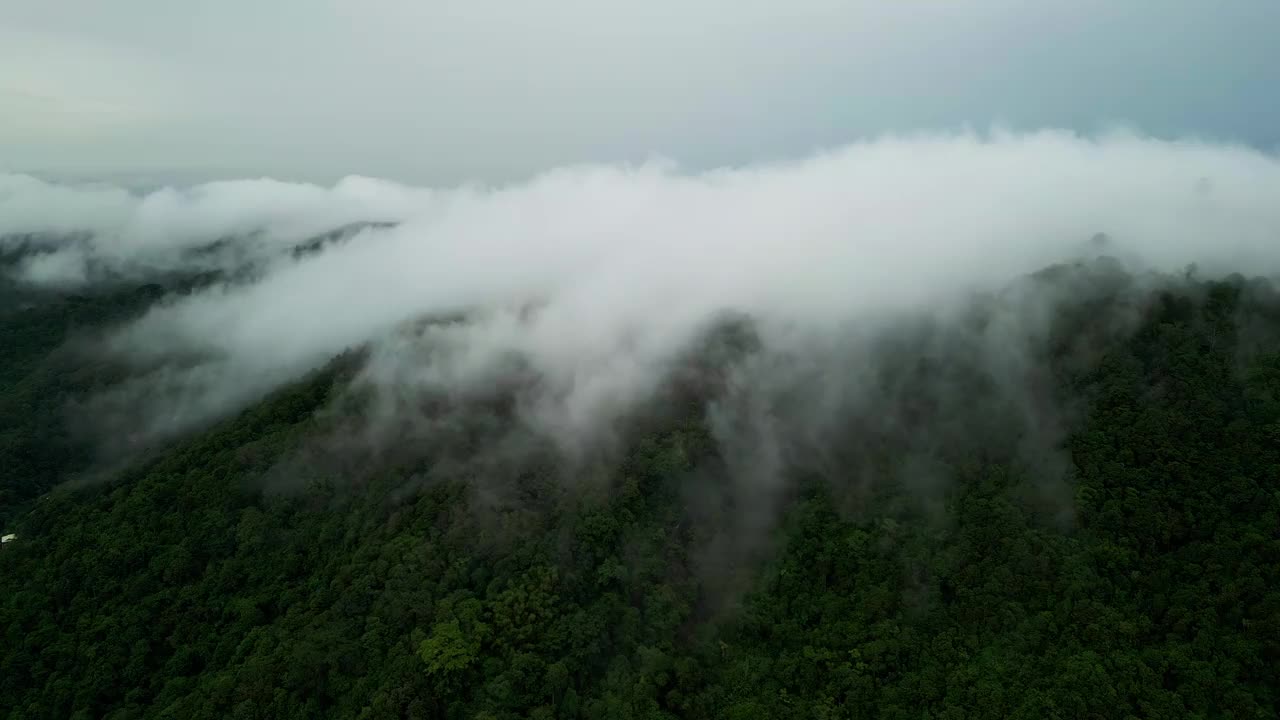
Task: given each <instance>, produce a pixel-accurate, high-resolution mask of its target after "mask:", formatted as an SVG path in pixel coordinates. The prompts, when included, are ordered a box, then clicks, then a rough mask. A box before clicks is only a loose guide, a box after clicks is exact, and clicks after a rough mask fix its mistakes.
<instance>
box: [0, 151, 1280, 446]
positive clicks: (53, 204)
mask: <svg viewBox="0 0 1280 720" xmlns="http://www.w3.org/2000/svg"><path fill="white" fill-rule="evenodd" d="M3 187H4V189H5V194H3V195H0V207H3V208H5V212H3V213H0V218H3V219H2V220H0V224H3V226H4V228H3V232H0V235H5V234H8V235H9V236H13V234H14V233H21V232H28V233H30V232H58V233H80V234H81V235H82V236H84V237H88V238H90V239H89V240H88V241H87V242H80V243H75V244H70V245H65V244H64V245H58V244H57V243H54V244H53V245H51V246H50V247H48V248H45V249H44V250H42V251H41V252H40V253H39V254H37V255H35V258H36V259H37V262H34V263H33V262H30V261H29V262H27V263H26V264H24V265H22V266H20V269H19V272H20V273H21V278H22V280H23V281H24V282H27V283H34V284H40V283H50V282H57V283H67V282H72V281H74V280H75V279H76V277H80V278H81V279H83V276H82V275H81V276H76V274H75V273H74V272H70V273H68V272H61V273H56V274H54V273H47V272H44V269H45V268H48V267H50V266H60V265H66V266H72V267H83V266H84V265H85V264H86V263H93V262H100V263H113V264H115V265H116V266H118V267H126V266H129V265H130V264H133V265H138V264H143V265H146V266H147V267H157V266H167V267H170V268H180V267H181V264H182V263H183V262H184V261H186V260H184V258H186V257H187V256H184V255H183V254H182V253H181V252H177V251H179V250H183V249H190V248H192V247H196V246H199V245H200V244H201V243H207V242H211V241H214V240H217V239H219V238H228V237H230V238H236V237H239V238H241V240H240V242H242V243H249V244H250V245H251V246H253V247H265V248H272V249H273V251H272V252H271V253H267V254H264V255H262V257H263V258H265V259H264V260H263V261H262V262H261V264H260V265H259V267H258V270H257V272H256V274H254V275H253V277H252V279H251V280H250V281H240V282H236V283H230V282H227V283H220V284H215V285H213V286H211V287H207V288H205V289H203V290H200V291H197V292H194V293H192V294H190V295H188V296H183V297H171V298H169V299H167V300H166V301H165V302H162V303H161V304H159V305H157V306H155V307H153V308H152V309H151V310H150V311H148V312H147V313H146V314H145V315H144V316H143V317H141V318H139V319H137V320H136V321H134V322H131V323H129V324H127V325H126V326H124V327H121V328H118V329H117V330H116V331H114V332H113V333H112V334H111V335H110V337H108V338H107V340H106V342H105V347H106V349H107V350H108V351H109V352H110V353H112V354H114V355H116V356H118V357H121V358H124V359H125V360H127V361H128V362H129V363H131V364H132V365H133V366H134V367H135V368H136V369H137V372H136V373H135V375H134V376H133V379H131V380H130V381H128V382H127V383H124V384H122V385H119V386H116V387H113V388H110V389H108V390H107V391H105V392H104V393H102V394H101V395H100V396H98V397H96V398H91V399H90V404H89V407H90V408H95V409H94V410H93V412H95V413H96V414H99V415H101V416H102V417H104V418H112V417H115V418H118V417H120V413H127V415H128V416H129V417H131V418H133V421H132V422H131V423H130V426H131V427H133V428H135V432H136V434H137V435H138V436H144V437H145V436H165V435H169V434H172V433H175V432H181V431H183V430H185V429H188V428H190V427H194V426H196V425H198V424H200V423H203V422H207V421H209V420H210V419H214V418H217V417H221V416H223V415H225V414H226V413H228V412H232V411H234V410H235V409H237V408H239V407H243V406H245V405H246V404H248V403H250V402H252V401H254V400H255V399H257V398H259V397H261V396H262V395H263V394H264V393H266V392H269V391H270V390H272V389H273V388H275V387H278V386H280V385H282V384H284V383H286V382H289V381H290V380H292V379H295V378H298V377H300V376H301V375H302V374H304V373H306V372H307V371H309V370H311V369H314V368H316V367H319V366H320V365H322V364H324V363H325V362H327V361H328V360H329V359H330V358H332V357H333V356H334V355H336V354H338V353H340V352H342V351H344V350H347V349H353V348H361V347H367V348H369V349H370V355H369V360H368V362H367V364H366V366H365V367H364V369H363V371H362V372H361V374H360V377H359V383H363V384H366V385H368V386H372V387H376V388H381V389H382V390H381V391H382V392H387V393H391V394H393V395H394V394H401V393H407V392H414V391H424V392H425V391H432V392H444V391H447V392H450V393H455V394H456V393H465V392H467V389H468V388H479V389H483V388H489V387H492V386H493V385H494V383H495V382H498V381H500V380H501V379H502V378H503V377H504V375H506V374H509V373H510V372H511V368H512V367H513V366H512V364H511V363H512V359H513V358H518V359H519V361H520V363H522V365H521V367H523V368H524V369H525V371H526V372H528V373H529V374H531V375H532V376H533V377H536V378H537V383H536V386H535V390H534V391H531V392H530V393H529V394H527V397H524V398H523V399H522V402H521V405H520V408H519V412H520V415H521V419H522V421H523V422H524V423H526V424H527V425H529V426H531V427H534V428H536V429H537V430H538V431H539V432H541V433H543V434H546V435H548V436H550V437H554V438H556V439H557V442H558V443H559V445H561V447H562V449H564V451H565V452H567V453H570V454H574V453H579V454H580V453H581V452H583V448H584V447H590V446H592V445H593V444H594V443H604V442H607V439H608V438H609V437H610V435H611V434H612V433H613V432H614V430H615V429H616V427H617V426H618V424H619V423H620V422H622V421H623V420H625V418H626V417H627V415H628V414H629V413H630V412H632V411H633V410H634V409H635V408H636V407H637V405H638V404H639V403H641V402H643V401H644V400H645V399H646V398H649V397H651V396H653V394H654V393H655V392H656V391H657V390H658V389H659V388H660V387H662V385H663V384H664V382H666V381H667V380H668V379H669V378H670V376H671V373H672V372H673V369H674V368H676V367H677V365H678V363H679V362H681V358H683V357H685V356H686V355H687V353H688V352H689V351H690V349H691V348H692V347H694V345H695V344H696V343H697V342H698V341H699V340H700V339H701V338H703V337H704V336H705V334H706V333H707V332H708V331H709V330H710V329H712V328H713V327H714V326H715V325H716V324H717V323H718V322H719V321H720V320H721V319H722V318H724V317H725V316H726V314H728V313H737V314H740V315H743V316H746V317H749V318H751V321H752V322H753V323H754V327H755V332H757V333H758V335H759V342H760V346H761V348H763V352H764V353H765V354H766V355H768V356H773V357H775V358H776V357H781V356H782V355H784V354H790V355H793V356H797V357H804V356H805V354H806V352H809V351H812V352H809V354H810V355H812V356H814V357H817V356H819V351H821V350H822V349H823V348H824V347H827V348H828V350H829V348H830V347H831V346H833V345H834V344H838V343H839V342H842V341H843V340H841V339H842V338H857V337H861V338H864V341H863V342H868V341H866V340H865V338H868V337H870V336H871V335H872V334H873V331H878V330H881V329H886V328H890V329H891V328H893V327H894V325H895V323H898V322H900V321H902V320H903V319H904V318H907V317H915V316H927V317H933V318H940V319H942V320H943V321H946V322H954V320H953V319H951V320H949V319H948V318H954V317H956V316H958V315H959V314H960V308H962V307H964V304H965V303H966V302H967V300H966V299H967V298H969V297H971V296H973V295H974V294H975V293H982V292H996V291H999V290H1001V289H1002V288H1006V287H1007V286H1009V284H1010V283H1013V282H1014V281H1015V280H1016V279H1017V278H1018V277H1019V276H1021V275H1025V274H1027V273H1031V272H1034V271H1037V270H1040V269H1041V268H1044V267H1045V266H1048V265H1051V264H1053V263H1057V262H1062V261H1070V260H1073V259H1081V258H1083V259H1089V258H1092V257H1094V256H1096V255H1097V254H1098V253H1099V252H1100V251H1101V252H1104V253H1105V254H1108V255H1111V256H1115V257H1117V258H1120V260H1121V261H1122V262H1124V263H1126V264H1127V265H1128V266H1129V267H1130V268H1132V269H1134V270H1140V271H1145V270H1154V271H1165V272H1168V271H1179V270H1181V269H1183V268H1185V267H1186V266H1188V265H1191V264H1195V265H1197V267H1198V268H1199V269H1200V271H1201V272H1204V273H1221V274H1225V273H1229V272H1233V271H1240V270H1244V271H1247V272H1249V273H1250V274H1253V275H1268V274H1271V273H1274V272H1276V271H1277V269H1280V267H1278V264H1280V242H1278V241H1280V205H1277V204H1276V203H1275V198H1276V197H1277V192H1278V191H1280V161H1277V159H1276V158H1275V157H1274V156H1271V155H1268V154H1264V153H1261V152H1258V151H1256V150H1252V149H1248V148H1245V147H1242V146H1230V145H1221V144H1212V143H1204V142H1193V141H1179V142H1171V141H1161V140H1155V139H1150V138H1144V137H1141V136H1139V135H1136V134H1132V133H1117V134H1111V135H1106V136H1101V137H1096V138H1090V137H1084V136H1079V135H1076V134H1073V133H1069V132H1065V131H1042V132H1036V133H1027V134H1019V133H1007V132H993V133H990V134H987V135H979V134H931V135H930V134H921V135H903V136H886V137H883V138H880V139H876V140H874V141H865V142H860V143H855V144H852V145H848V146H844V147H839V148H835V149H832V150H830V151H827V152H821V153H817V154H813V155H810V156H807V157H803V158H800V159H794V160H787V161H779V162H773V163H762V164H753V165H745V166H739V167H727V168H721V169H717V170H714V171H708V172H684V171H681V169H680V168H679V167H678V166H676V165H675V164H673V163H670V162H651V163H645V164H637V165H589V166H569V167H563V168H557V169H554V170H551V171H548V172H546V173H543V174H541V175H539V176H537V177H536V178H534V179H532V180H530V181H528V182H521V183H514V184H509V185H501V186H495V187H481V186H463V187H454V188H411V187H406V186H402V185H398V184H394V183H390V182H385V181H376V180H370V179H364V178H349V179H346V180H343V181H341V182H339V183H337V184H336V185H334V186H332V187H321V186H314V185H300V184H289V183H282V182H276V181H271V180H246V181H234V182H223V183H214V184H210V185H204V186H196V187H193V188H188V189H172V188H167V189H162V190H159V191H156V192H154V193H152V194H149V195H138V194H133V193H129V192H126V191H123V190H119V189H113V188H109V187H93V188H86V187H70V186H61V185H51V184H48V183H42V182H38V181H34V180H32V179H30V178H22V177H12V176H11V177H8V178H6V179H5V180H4V184H3ZM386 220H394V221H396V222H397V223H398V224H397V225H395V226H394V227H391V226H379V227H371V228H365V229H363V230H360V231H359V232H357V233H355V235H354V237H351V238H350V239H349V240H348V241H347V242H344V243H337V244H333V245H328V246H324V247H322V248H320V249H319V250H318V251H317V252H313V253H308V254H304V255H297V254H291V253H288V252H286V251H287V250H288V249H289V248H291V247H293V244H294V243H297V242H300V241H302V240H304V239H305V238H306V237H308V236H309V235H311V234H314V233H316V232H324V231H326V230H329V229H332V228H333V227H334V226H337V225H341V224H344V223H350V222H358V221H386ZM1100 234H1102V235H1100ZM1103 236H1105V238H1106V246H1105V247H1104V248H1101V249H1100V248H1099V247H1098V245H1097V242H1098V241H1099V238H1100V237H1103ZM246 238H247V239H246ZM234 244H235V243H233V245H234ZM214 257H219V256H214ZM68 258H70V259H68ZM208 261H209V258H208V257H203V259H202V260H201V262H208ZM166 264H167V265H166ZM51 276H52V277H51ZM1017 306H1018V310H1017V313H1016V315H1017V322H1016V323H1014V324H1013V325H1012V326H1011V327H1012V328H1013V329H1009V328H1006V330H1005V333H1006V334H1005V336H1001V337H994V338H992V339H990V341H989V342H987V345H989V347H988V348H987V350H984V352H987V353H988V354H990V355H991V358H990V359H989V360H988V361H987V364H988V365H989V366H991V367H998V366H999V364H1000V363H1001V362H1005V363H1006V364H1008V362H1009V361H1008V358H1009V357H1014V356H1015V355H1016V353H1017V352H1020V350H1019V348H1021V347H1022V346H1023V345H1025V344H1026V343H1027V342H1029V341H1030V339H1033V338H1035V337H1038V335H1040V334H1043V332H1044V328H1043V327H1040V326H1041V325H1043V321H1042V320H1037V318H1038V317H1041V316H1043V315H1045V313H1040V314H1039V315H1037V314H1036V313H1034V312H1031V310H1030V308H1035V307H1037V302H1036V301H1035V298H1031V299H1027V298H1024V299H1022V300H1019V301H1018V303H1017ZM445 317H451V318H455V319H456V318H461V321H458V322H447V323H443V322H426V323H423V322H420V321H421V320H423V319H430V318H437V319H440V318H445ZM826 354H827V356H829V357H833V358H835V359H836V360H833V362H837V361H838V363H844V364H845V366H847V363H848V362H850V360H849V356H848V353H845V354H843V355H841V354H839V353H831V352H827V353H826ZM1002 358H1003V360H1002ZM775 364H776V363H775ZM768 365H769V364H768V363H765V364H764V365H761V366H760V367H767V366H768ZM1014 365H1016V363H1015V364H1014ZM787 367H792V368H793V367H794V364H792V365H787ZM840 367H841V366H840V365H839V364H837V365H836V366H834V367H829V368H818V369H817V370H815V371H811V372H810V373H809V377H812V378H817V380H818V381H819V382H820V383H825V384H827V385H830V384H831V383H833V382H837V381H838V379H839V378H846V377H849V376H850V373H848V372H844V371H841V370H840ZM1006 374H1007V373H1006ZM773 376H774V377H778V376H779V375H778V373H777V372H774V373H773ZM841 381H842V380H841ZM751 384H752V386H756V387H765V386H767V385H768V383H764V382H761V380H760V379H759V378H756V379H754V380H753V381H752V383H751ZM846 390H847V392H848V393H850V394H854V395H856V394H857V391H856V389H852V388H849V389H846ZM831 392H832V390H831V388H827V389H826V390H824V391H823V392H821V393H819V395H818V396H819V397H830V396H831ZM818 406H820V404H819V405H818ZM791 425H793V426H796V427H799V426H802V425H803V423H795V422H793V423H791Z"/></svg>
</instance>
